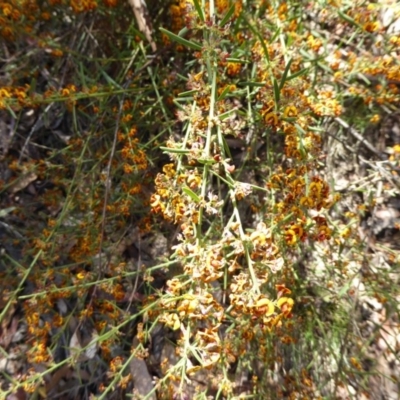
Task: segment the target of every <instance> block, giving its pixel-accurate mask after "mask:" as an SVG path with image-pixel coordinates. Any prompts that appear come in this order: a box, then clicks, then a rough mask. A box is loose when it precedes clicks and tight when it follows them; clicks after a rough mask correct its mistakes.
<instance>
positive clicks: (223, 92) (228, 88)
mask: <svg viewBox="0 0 400 400" xmlns="http://www.w3.org/2000/svg"><path fill="white" fill-rule="evenodd" d="M230 91H231V88H230V85H226V86H225V88H224V90H223V91H222V93H221V94H220V95H219V96H218V98H217V101H220V100H223V99H224V98H225V97H226V95H227V94H228V93H229V92H230Z"/></svg>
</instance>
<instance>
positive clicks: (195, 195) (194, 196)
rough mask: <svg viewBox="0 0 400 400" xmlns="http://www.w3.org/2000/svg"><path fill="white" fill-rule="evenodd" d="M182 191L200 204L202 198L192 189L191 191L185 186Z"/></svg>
mask: <svg viewBox="0 0 400 400" xmlns="http://www.w3.org/2000/svg"><path fill="white" fill-rule="evenodd" d="M182 190H183V191H184V192H185V193H186V194H187V195H188V196H189V197H190V198H191V199H192V200H194V201H195V202H196V203H200V197H199V196H197V194H196V193H195V192H193V190H192V189H190V188H189V187H188V186H184V187H183V188H182Z"/></svg>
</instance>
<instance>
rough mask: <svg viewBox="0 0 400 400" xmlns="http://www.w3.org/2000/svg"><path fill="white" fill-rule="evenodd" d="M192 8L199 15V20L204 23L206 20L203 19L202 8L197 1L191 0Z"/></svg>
mask: <svg viewBox="0 0 400 400" xmlns="http://www.w3.org/2000/svg"><path fill="white" fill-rule="evenodd" d="M193 3H194V6H195V8H196V11H197V14H198V15H199V18H200V19H201V20H202V22H204V21H205V20H206V19H205V18H204V13H203V8H202V7H201V5H200V4H199V0H193Z"/></svg>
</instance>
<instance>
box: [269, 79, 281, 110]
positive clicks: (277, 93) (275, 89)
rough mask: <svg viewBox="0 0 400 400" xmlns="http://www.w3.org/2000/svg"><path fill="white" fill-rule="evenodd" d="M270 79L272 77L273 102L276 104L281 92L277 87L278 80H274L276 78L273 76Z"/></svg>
mask: <svg viewBox="0 0 400 400" xmlns="http://www.w3.org/2000/svg"><path fill="white" fill-rule="evenodd" d="M271 79H272V82H273V84H274V98H275V103H276V104H278V103H279V100H280V98H281V92H280V89H279V85H278V81H277V80H276V78H275V77H274V76H273V77H272V78H271Z"/></svg>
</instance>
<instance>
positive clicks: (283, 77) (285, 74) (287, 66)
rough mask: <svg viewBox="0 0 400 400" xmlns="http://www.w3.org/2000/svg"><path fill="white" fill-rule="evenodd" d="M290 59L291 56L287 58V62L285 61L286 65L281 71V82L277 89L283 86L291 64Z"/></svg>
mask: <svg viewBox="0 0 400 400" xmlns="http://www.w3.org/2000/svg"><path fill="white" fill-rule="evenodd" d="M292 61H293V58H291V59H290V60H289V62H288V63H287V65H286V67H285V71H284V72H283V75H282V79H281V83H280V84H279V91H281V90H282V89H283V87H284V86H285V82H286V81H287V80H288V79H287V76H288V73H289V71H290V66H291V64H292Z"/></svg>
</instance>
